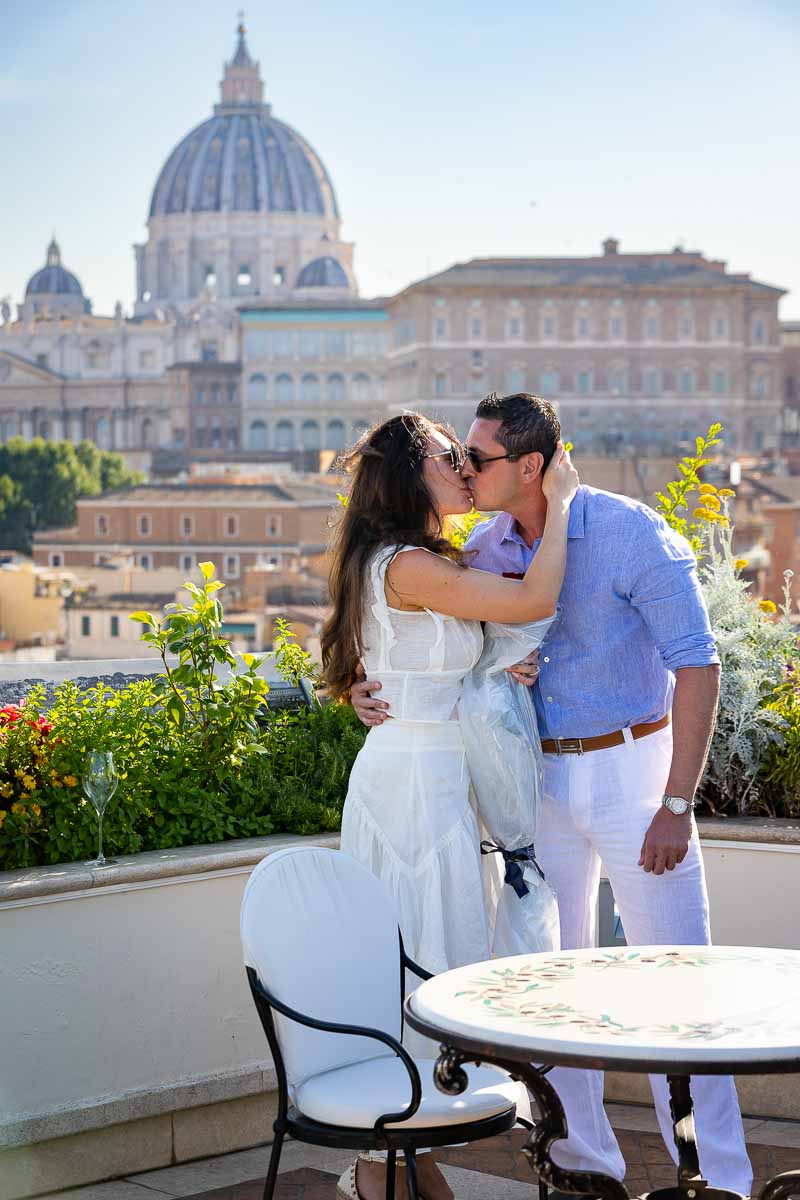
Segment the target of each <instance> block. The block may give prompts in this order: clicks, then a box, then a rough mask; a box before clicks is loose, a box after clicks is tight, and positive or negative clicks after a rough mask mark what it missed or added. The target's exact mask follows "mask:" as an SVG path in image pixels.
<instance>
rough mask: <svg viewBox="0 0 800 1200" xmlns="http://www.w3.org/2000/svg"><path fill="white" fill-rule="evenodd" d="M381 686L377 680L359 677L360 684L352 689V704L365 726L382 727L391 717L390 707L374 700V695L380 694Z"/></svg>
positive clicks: (354, 685)
mask: <svg viewBox="0 0 800 1200" xmlns="http://www.w3.org/2000/svg"><path fill="white" fill-rule="evenodd" d="M380 690H381V685H380V684H379V683H378V681H377V680H376V679H365V678H364V676H363V675H360V676H359V679H358V682H357V683H354V684H353V686H352V687H351V688H350V703H351V704H352V706H353V708H354V709H355V710H356V716H357V717H358V719H359V721H361V722H363V724H364V725H368V726H373V725H382V724H383V722H384V721H385V720H387V719H388V716H389V711H388V710H389V705H388V704H384V702H383V701H382V700H373V698H372V693H373V692H379V691H380Z"/></svg>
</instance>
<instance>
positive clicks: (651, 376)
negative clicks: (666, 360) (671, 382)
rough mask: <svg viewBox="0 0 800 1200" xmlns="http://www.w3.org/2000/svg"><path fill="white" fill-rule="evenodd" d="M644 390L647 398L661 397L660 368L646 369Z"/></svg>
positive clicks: (643, 380)
mask: <svg viewBox="0 0 800 1200" xmlns="http://www.w3.org/2000/svg"><path fill="white" fill-rule="evenodd" d="M642 390H643V391H644V394H645V395H646V396H660V395H661V372H660V371H659V369H658V367H646V368H645V370H644V373H643V375H642Z"/></svg>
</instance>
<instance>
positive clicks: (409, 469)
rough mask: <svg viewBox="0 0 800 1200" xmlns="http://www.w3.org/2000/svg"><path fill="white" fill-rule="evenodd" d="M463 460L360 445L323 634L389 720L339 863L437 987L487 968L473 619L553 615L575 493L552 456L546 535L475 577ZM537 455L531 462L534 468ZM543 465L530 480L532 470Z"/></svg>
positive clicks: (339, 672)
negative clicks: (377, 697)
mask: <svg viewBox="0 0 800 1200" xmlns="http://www.w3.org/2000/svg"><path fill="white" fill-rule="evenodd" d="M463 454H464V452H463V450H462V448H461V446H460V445H459V444H458V442H457V441H456V440H455V439H454V438H452V437H451V436H450V435H449V434H448V433H447V432H446V430H445V429H444V427H442V426H439V425H437V424H435V423H433V422H431V421H429V420H428V419H427V418H425V417H423V416H421V415H419V414H414V413H406V414H404V415H403V416H399V417H392V418H391V419H390V420H388V421H385V422H384V423H383V424H382V425H379V426H377V427H376V428H375V429H373V430H372V431H371V432H370V433H368V434H366V435H365V436H364V438H363V439H362V440H361V442H360V443H359V444H358V445H357V446H356V448H355V450H354V451H353V452H352V454H351V456H350V463H349V465H350V466H351V468H352V470H353V474H354V478H353V484H352V487H351V489H350V494H349V499H348V503H347V507H346V508H345V511H344V514H343V516H342V520H341V522H340V525H339V528H338V530H337V536H336V542H335V546H334V551H333V565H332V568H331V577H330V589H331V598H332V601H333V614H332V616H331V618H330V620H329V621H328V622H327V623H326V625H325V628H324V630H323V633H322V660H323V673H324V677H325V682H326V684H327V686H328V688H329V690H330V692H331V693H332V694H333V695H334V696H337V697H341V698H343V697H346V696H347V695H348V692H349V689H350V686H351V684H352V683H353V681H354V679H355V677H356V674H357V669H358V666H359V663H363V664H364V666H365V668H366V670H367V672H368V674H369V676H370V678H374V679H378V680H380V682H381V685H382V689H381V698H382V699H383V700H384V701H387V702H388V703H389V705H390V707H389V714H390V716H391V717H392V718H393V720H390V721H387V722H386V723H385V724H383V725H381V726H378V727H376V728H374V729H371V730H370V732H369V734H368V735H367V739H366V742H365V744H364V747H363V749H362V750H361V752H360V753H359V755H358V757H357V759H356V761H355V763H354V765H353V770H352V772H351V776H350V786H349V789H348V793H347V799H346V802H345V808H344V815H343V820H342V841H341V845H342V849H343V850H344V851H345V852H346V853H348V854H350V855H352V856H353V857H354V858H356V859H358V860H359V861H360V862H362V863H364V865H365V866H367V867H369V869H370V870H372V871H373V872H374V874H376V875H378V876H379V877H380V878H381V879H383V880H385V882H386V884H387V886H388V887H389V889H390V890H391V892H392V893H393V895H394V896H395V898H396V900H397V904H398V908H399V912H400V926H401V929H402V932H403V939H404V942H405V947H406V950H407V952H408V953H409V954H410V955H411V957H412V958H413V959H414V960H415V961H416V962H418V963H420V964H421V965H422V966H424V967H426V968H427V969H428V970H430V971H433V972H434V973H438V972H439V971H443V970H447V969H448V968H452V967H456V966H461V965H463V964H465V963H469V962H478V961H482V960H485V959H487V958H488V957H489V942H488V920H487V913H486V908H485V905H484V892H483V880H482V871H481V861H480V843H479V836H478V828H477V822H476V819H475V815H474V813H473V810H472V808H471V806H470V802H469V778H468V775H467V772H466V768H465V761H464V747H463V742H462V739H461V732H460V727H459V724H458V721H457V720H456V706H457V703H458V699H459V695H460V691H461V684H462V680H463V679H464V677H465V675H466V674H467V673H468V672H469V671H470V670H471V668H472V667H473V666H474V665H475V663H476V662H477V660H478V658H479V657H480V653H481V649H482V644H483V634H482V630H481V624H480V623H481V621H500V622H523V621H524V622H528V621H536V620H540V619H543V618H546V617H549V616H551V615H552V614H553V613H554V612H555V609H556V602H557V599H558V594H559V592H560V590H561V584H562V582H563V578H564V569H565V565H566V547H567V524H568V517H569V505H570V502H571V500H572V497H573V496H574V494H575V490H576V487H577V483H578V477H577V474H576V472H575V470H574V468H573V467H572V464H571V463H570V460H569V456H568V454H566V453H565V452H564V450H563V447H562V446H561V445H559V447H558V449H557V451H556V454H555V456H554V458H553V461H552V463H551V464H550V466H549V467H548V469H547V472H546V473H545V475H544V478H543V489H544V492H545V495H546V497H547V500H548V512H547V522H546V526H545V530H544V536H543V537H542V541H541V544H540V547H539V550H538V552H537V554H536V556H535V558H534V560H533V562H532V564H531V566H530V568H529V570H528V572H527V574H526V575H525V577H524V578H523V579H521V580H517V579H505V578H502V577H500V576H497V575H491V574H488V573H486V572H483V571H476V570H472V569H470V568H469V567H468V566H466V565H465V563H464V561H463V560H462V556H461V555H460V554H459V552H458V551H456V550H455V549H454V548H453V546H452V545H451V544H450V543H449V542H448V541H447V540H446V539H445V537H444V536H443V520H444V518H445V517H446V516H449V515H455V514H458V513H466V512H469V511H470V509H471V507H472V499H471V495H470V492H469V490H468V488H467V487H466V485H465V483H464V481H463V480H462V478H461V475H460V468H461V465H462V464H463ZM534 458H535V456H534V455H531V459H532V460H534ZM540 466H541V456H539V457H538V462H533V463H532V469H537V468H540ZM384 1171H385V1166H383V1165H382V1164H381V1163H380V1162H379V1161H365V1160H361V1161H359V1162H358V1165H357V1172H358V1173H357V1176H356V1174H355V1172H353V1173H352V1174H351V1176H350V1179H349V1184H348V1182H347V1176H343V1177H342V1180H340V1187H339V1192H340V1195H343V1196H353V1195H354V1194H357V1195H358V1196H360V1197H361V1200H378V1197H379V1196H380V1195H382V1194H383V1187H384V1183H383V1172H384ZM419 1190H420V1193H421V1195H423V1196H424V1197H425V1200H447V1198H448V1197H449V1196H450V1192H449V1188H448V1187H447V1184H446V1182H445V1180H444V1177H443V1176H442V1175H441V1173H440V1172H439V1171H438V1168H437V1167H436V1166H435V1164H434V1162H433V1159H432V1157H431V1155H430V1154H426V1155H421V1156H420V1158H419Z"/></svg>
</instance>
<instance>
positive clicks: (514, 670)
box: [506, 650, 539, 687]
mask: <svg viewBox="0 0 800 1200" xmlns="http://www.w3.org/2000/svg"><path fill="white" fill-rule="evenodd" d="M506 670H507V671H508V673H509V675H510V676H511V678H512V679H516V681H517V683H522V684H524V685H525V687H533V685H534V684H535V683H536V680H537V679H538V678H539V651H538V650H532V651H531V653H530V654H529V655H528V657H527V658H523V660H522V662H518V663H514V666H513V667H506Z"/></svg>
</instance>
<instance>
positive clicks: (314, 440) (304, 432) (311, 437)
mask: <svg viewBox="0 0 800 1200" xmlns="http://www.w3.org/2000/svg"><path fill="white" fill-rule="evenodd" d="M321 444H322V437H321V434H320V428H319V423H318V422H317V421H303V424H302V426H301V428H300V445H301V447H302V449H303V450H319V449H320V446H321Z"/></svg>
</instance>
